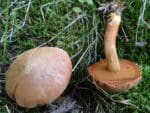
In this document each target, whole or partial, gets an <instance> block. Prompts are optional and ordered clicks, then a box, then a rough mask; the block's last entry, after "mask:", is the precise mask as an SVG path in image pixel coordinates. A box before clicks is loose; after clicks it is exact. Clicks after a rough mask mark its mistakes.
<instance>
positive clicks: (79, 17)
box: [38, 12, 86, 47]
mask: <svg viewBox="0 0 150 113" xmlns="http://www.w3.org/2000/svg"><path fill="white" fill-rule="evenodd" d="M85 16H86V12H84V13H83V14H81V15H79V16H78V17H77V18H76V19H75V20H73V21H72V22H71V23H70V24H69V25H67V26H66V27H65V28H64V29H63V30H62V31H60V32H59V33H58V34H56V35H55V36H54V37H53V38H51V39H50V40H48V41H46V42H44V43H42V44H41V45H39V46H38V47H42V46H44V45H46V44H48V43H49V42H51V41H53V40H54V39H55V38H57V37H58V36H59V35H60V34H61V33H62V32H64V31H65V30H67V29H68V28H69V27H71V26H72V25H74V24H75V23H76V22H77V21H79V20H80V19H81V18H83V17H85Z"/></svg>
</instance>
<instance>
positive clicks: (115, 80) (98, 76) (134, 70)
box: [88, 59, 141, 92]
mask: <svg viewBox="0 0 150 113" xmlns="http://www.w3.org/2000/svg"><path fill="white" fill-rule="evenodd" d="M120 67H121V69H120V70H119V71H117V72H112V71H109V70H108V68H107V60H106V59H105V60H102V61H100V62H97V63H95V64H93V65H91V66H90V67H88V73H89V75H90V76H91V77H92V78H93V79H94V80H95V81H96V84H97V85H99V86H100V87H102V88H103V89H105V90H107V91H111V92H119V91H125V90H127V89H130V88H132V87H133V86H135V85H136V84H138V82H139V81H140V80H141V76H140V70H139V68H138V66H137V65H136V64H134V63H132V62H130V61H128V60H123V59H121V60H120Z"/></svg>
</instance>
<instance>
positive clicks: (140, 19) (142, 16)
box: [135, 0, 150, 46]
mask: <svg viewBox="0 0 150 113" xmlns="http://www.w3.org/2000/svg"><path fill="white" fill-rule="evenodd" d="M142 1H143V6H142V8H141V9H140V15H139V18H138V22H137V27H136V35H135V46H137V45H138V31H139V26H140V23H141V22H144V24H146V25H147V27H148V28H150V25H148V24H147V23H146V22H145V20H144V13H145V10H146V5H147V0H142Z"/></svg>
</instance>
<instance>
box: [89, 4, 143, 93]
mask: <svg viewBox="0 0 150 113" xmlns="http://www.w3.org/2000/svg"><path fill="white" fill-rule="evenodd" d="M98 11H102V12H103V14H107V15H108V17H109V18H108V23H107V27H106V31H105V34H104V46H105V47H104V50H105V56H106V59H104V60H102V61H100V62H97V63H95V64H93V65H91V66H89V67H88V73H89V75H90V76H91V77H92V78H93V79H94V80H95V81H96V83H97V85H99V86H100V87H102V88H103V89H105V90H108V91H113V92H117V91H124V90H127V89H129V88H131V87H132V86H134V85H136V84H137V83H138V82H139V81H140V79H141V76H140V70H139V68H138V66H137V65H136V64H134V63H132V62H130V61H128V60H123V59H121V60H119V59H118V56H117V52H116V44H115V43H116V36H117V33H118V29H119V25H120V21H121V7H120V4H119V3H111V4H108V5H106V6H104V7H101V8H99V9H98Z"/></svg>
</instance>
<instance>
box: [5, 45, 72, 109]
mask: <svg viewBox="0 0 150 113" xmlns="http://www.w3.org/2000/svg"><path fill="white" fill-rule="evenodd" d="M71 73H72V63H71V59H70V57H69V55H68V54H67V53H66V52H65V51H64V50H62V49H59V48H56V47H41V48H34V49H31V50H28V51H26V52H24V53H22V54H21V55H20V56H19V57H18V58H17V59H16V60H14V62H13V63H12V64H11V65H10V67H9V68H8V70H7V74H6V91H7V93H8V95H9V97H10V98H12V99H14V100H15V101H16V102H17V104H18V105H20V106H22V107H26V108H33V107H36V106H38V105H44V104H48V103H50V102H52V101H54V100H55V99H56V98H58V97H59V96H60V95H61V94H62V92H63V91H64V89H65V88H66V87H67V85H68V83H69V80H70V78H71Z"/></svg>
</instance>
